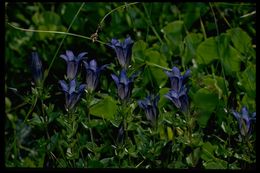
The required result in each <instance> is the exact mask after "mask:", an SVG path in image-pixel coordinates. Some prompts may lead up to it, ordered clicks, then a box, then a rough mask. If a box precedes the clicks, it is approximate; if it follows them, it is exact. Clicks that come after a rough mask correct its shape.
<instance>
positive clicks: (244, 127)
mask: <svg viewBox="0 0 260 173" xmlns="http://www.w3.org/2000/svg"><path fill="white" fill-rule="evenodd" d="M232 114H233V115H234V116H235V118H236V119H237V121H238V124H239V129H240V133H241V135H243V136H246V135H247V134H250V131H251V123H252V121H254V120H256V113H255V112H254V113H252V116H251V117H250V116H249V112H248V110H247V108H246V107H245V106H244V107H243V108H242V110H241V112H240V113H238V112H236V111H234V110H232Z"/></svg>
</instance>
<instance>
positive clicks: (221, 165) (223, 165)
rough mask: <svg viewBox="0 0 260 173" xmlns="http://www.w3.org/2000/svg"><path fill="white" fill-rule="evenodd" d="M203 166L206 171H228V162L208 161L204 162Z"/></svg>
mask: <svg viewBox="0 0 260 173" xmlns="http://www.w3.org/2000/svg"><path fill="white" fill-rule="evenodd" d="M203 166H204V167H205V168H206V169H227V162H226V161H224V160H221V162H215V161H208V162H204V163H203Z"/></svg>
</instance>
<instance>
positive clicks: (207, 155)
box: [201, 142, 217, 161]
mask: <svg viewBox="0 0 260 173" xmlns="http://www.w3.org/2000/svg"><path fill="white" fill-rule="evenodd" d="M216 149H217V146H216V145H212V144H211V143H210V142H206V143H204V144H203V146H202V154H201V158H202V159H203V160H205V161H210V160H212V159H214V158H215V156H214V152H215V150H216Z"/></svg>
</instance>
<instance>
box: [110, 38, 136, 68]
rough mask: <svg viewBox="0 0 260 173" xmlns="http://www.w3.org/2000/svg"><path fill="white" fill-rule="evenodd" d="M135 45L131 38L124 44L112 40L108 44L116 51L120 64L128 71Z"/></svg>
mask: <svg viewBox="0 0 260 173" xmlns="http://www.w3.org/2000/svg"><path fill="white" fill-rule="evenodd" d="M133 44H134V42H133V40H132V39H131V37H130V36H129V37H127V38H126V39H125V40H124V42H120V41H118V40H117V39H112V40H111V42H110V43H108V46H110V47H112V48H113V49H114V50H115V52H116V56H117V59H118V61H119V64H120V65H121V67H123V68H124V69H127V67H128V66H129V64H130V60H131V55H132V47H133Z"/></svg>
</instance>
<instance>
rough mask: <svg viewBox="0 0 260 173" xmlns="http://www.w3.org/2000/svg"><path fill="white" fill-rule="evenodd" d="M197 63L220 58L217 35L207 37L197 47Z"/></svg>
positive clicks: (206, 62) (207, 62)
mask: <svg viewBox="0 0 260 173" xmlns="http://www.w3.org/2000/svg"><path fill="white" fill-rule="evenodd" d="M196 54H197V63H198V64H209V63H211V62H212V61H213V60H215V59H218V57H219V55H218V52H217V42H216V40H215V37H210V38H207V39H206V40H205V41H203V42H202V43H201V44H200V45H199V46H198V48H197V51H196Z"/></svg>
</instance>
